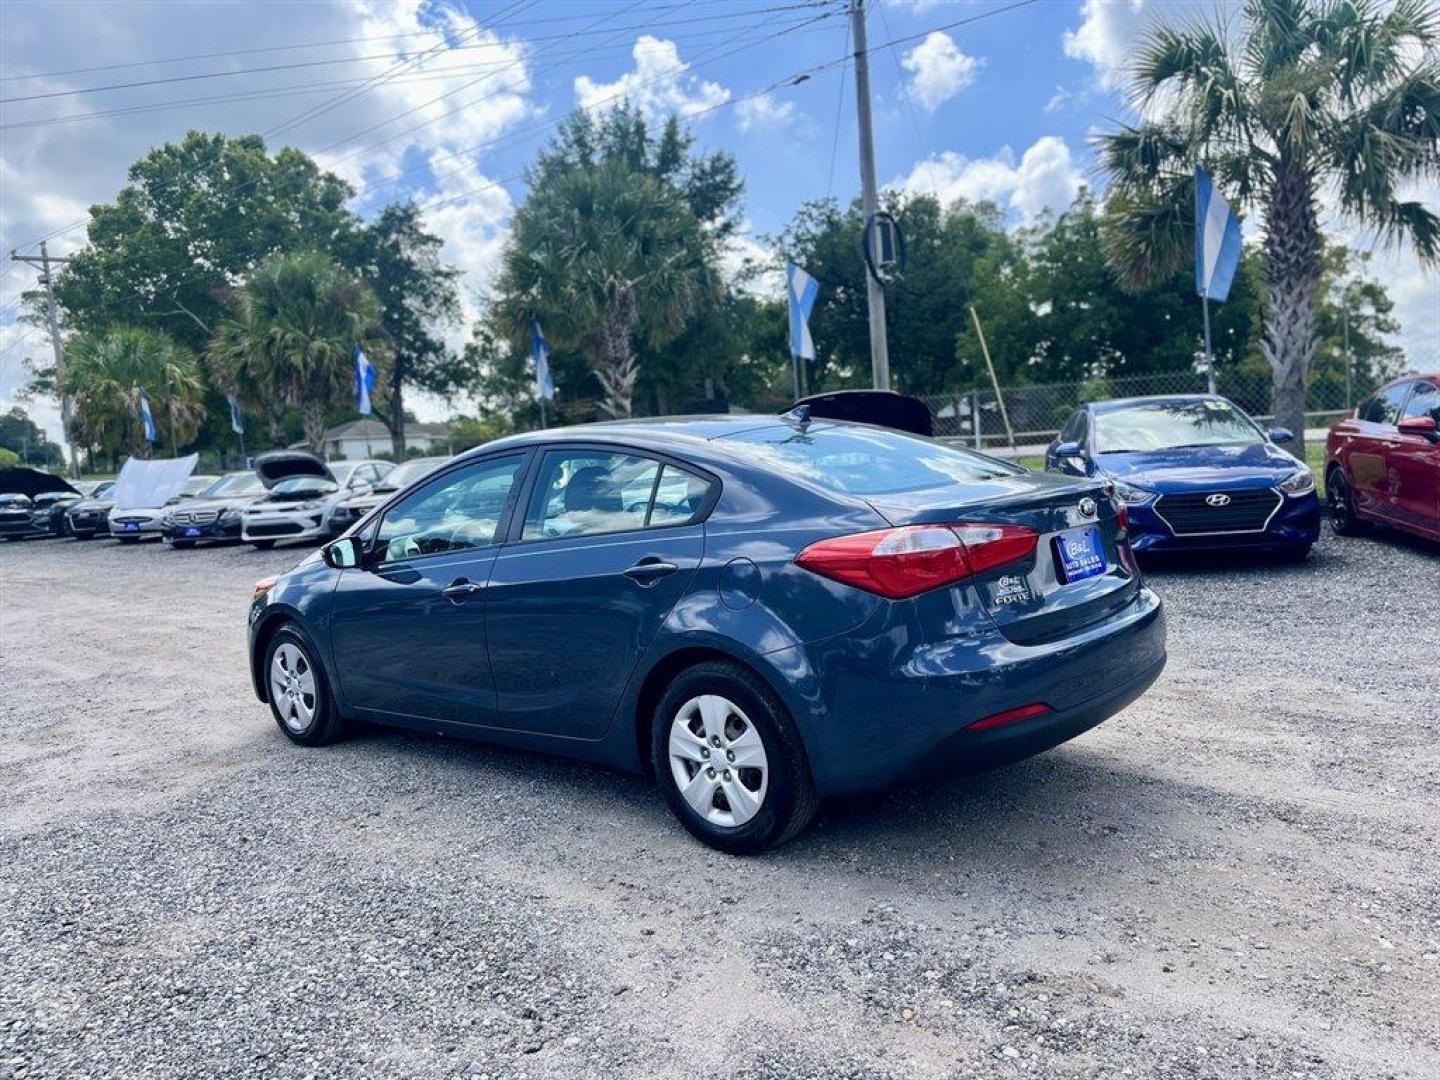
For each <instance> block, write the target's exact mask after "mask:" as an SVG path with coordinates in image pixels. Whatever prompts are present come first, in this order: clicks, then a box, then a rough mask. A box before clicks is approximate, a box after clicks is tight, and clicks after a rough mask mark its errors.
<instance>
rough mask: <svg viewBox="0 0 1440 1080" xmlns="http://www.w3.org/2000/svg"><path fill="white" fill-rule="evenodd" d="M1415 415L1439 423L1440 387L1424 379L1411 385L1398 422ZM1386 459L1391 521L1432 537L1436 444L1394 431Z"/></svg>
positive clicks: (1439, 472)
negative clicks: (1392, 502) (1391, 491)
mask: <svg viewBox="0 0 1440 1080" xmlns="http://www.w3.org/2000/svg"><path fill="white" fill-rule="evenodd" d="M1419 416H1428V417H1432V418H1433V419H1434V420H1435V422H1436V423H1437V424H1440V386H1436V385H1435V384H1434V383H1432V382H1427V381H1425V380H1420V381H1417V382H1416V383H1415V387H1414V389H1413V390H1412V391H1411V392H1410V397H1409V399H1408V400H1407V401H1406V403H1405V406H1404V409H1403V410H1402V413H1401V419H1411V418H1413V417H1419ZM1387 457H1388V460H1389V473H1390V476H1391V481H1392V484H1393V487H1394V493H1395V494H1394V516H1395V520H1396V521H1398V522H1400V523H1401V524H1403V525H1407V526H1410V527H1411V528H1415V529H1419V530H1420V531H1422V532H1428V533H1430V534H1432V535H1434V534H1437V533H1440V443H1436V442H1433V441H1431V440H1430V439H1428V438H1426V437H1425V436H1424V435H1411V434H1409V433H1407V432H1401V431H1398V430H1397V431H1396V433H1395V441H1394V443H1393V444H1392V445H1391V446H1390V448H1389V451H1388V454H1387Z"/></svg>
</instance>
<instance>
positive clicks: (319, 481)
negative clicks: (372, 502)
mask: <svg viewBox="0 0 1440 1080" xmlns="http://www.w3.org/2000/svg"><path fill="white" fill-rule="evenodd" d="M391 468H393V466H392V465H391V463H390V462H388V461H335V462H331V463H330V464H328V465H327V464H326V463H325V462H323V461H321V460H320V459H319V458H317V457H316V456H315V455H313V454H306V453H303V452H301V451H297V450H276V451H274V452H273V453H269V454H261V455H260V456H259V457H258V458H256V459H255V472H256V475H258V476H259V477H260V481H261V483H263V484H264V485H265V487H266V489H267V490H268V494H266V495H265V496H264V497H263V498H261V499H258V500H256V501H255V502H254V503H251V504H250V505H249V506H248V507H246V508H245V510H244V511H243V512H242V514H241V516H240V537H241V539H243V540H244V541H245V542H246V543H250V544H254V545H255V546H256V547H260V548H268V547H274V545H275V544H276V543H277V542H278V541H280V540H311V539H317V538H323V537H327V536H329V535H330V520H329V519H330V511H331V510H332V509H333V508H334V506H335V504H336V503H338V502H341V501H342V500H344V499H348V498H351V497H352V496H355V495H362V494H365V493H367V492H369V491H370V490H371V488H372V487H374V485H375V482H376V481H378V480H379V479H380V478H381V477H382V476H384V475H385V474H386V473H388V472H389V471H390V470H391Z"/></svg>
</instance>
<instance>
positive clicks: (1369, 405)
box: [1360, 382, 1410, 427]
mask: <svg viewBox="0 0 1440 1080" xmlns="http://www.w3.org/2000/svg"><path fill="white" fill-rule="evenodd" d="M1409 392H1410V384H1409V383H1408V382H1402V383H1396V384H1395V385H1394V386H1391V387H1389V388H1387V389H1385V390H1381V391H1379V392H1378V393H1377V394H1376V395H1375V396H1374V397H1372V398H1371V399H1370V400H1369V401H1367V402H1366V403H1365V405H1364V407H1363V411H1362V412H1361V414H1360V419H1361V420H1365V421H1368V422H1369V423H1372V424H1388V425H1389V426H1391V427H1394V426H1395V425H1396V424H1398V423H1399V422H1400V406H1401V405H1403V404H1404V403H1405V395H1406V394H1408V393H1409Z"/></svg>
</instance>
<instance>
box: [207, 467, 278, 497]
mask: <svg viewBox="0 0 1440 1080" xmlns="http://www.w3.org/2000/svg"><path fill="white" fill-rule="evenodd" d="M264 490H265V485H264V484H263V483H261V482H260V477H258V476H256V475H255V474H254V473H253V472H238V473H230V474H229V475H228V476H222V477H220V479H219V480H216V481H215V482H214V483H213V484H211V485H210V486H209V487H207V488H206V489H205V490H204V491H202V492H201V493H200V497H201V498H202V499H219V498H226V497H232V496H237V495H259V494H261V493H263V492H264Z"/></svg>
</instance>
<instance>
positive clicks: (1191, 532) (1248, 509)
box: [1155, 488, 1283, 536]
mask: <svg viewBox="0 0 1440 1080" xmlns="http://www.w3.org/2000/svg"><path fill="white" fill-rule="evenodd" d="M1282 498H1283V496H1282V495H1281V494H1280V493H1279V492H1278V491H1276V490H1274V489H1273V488H1252V489H1250V490H1248V491H1187V492H1185V493H1183V494H1178V495H1177V494H1169V495H1161V496H1160V498H1159V499H1157V500H1156V502H1155V513H1156V514H1158V515H1159V516H1160V519H1161V520H1162V521H1164V522H1165V524H1167V525H1169V526H1170V531H1171V532H1172V533H1174V534H1175V535H1176V536H1207V535H1208V536H1214V535H1218V534H1221V533H1254V532H1264V531H1265V526H1266V524H1267V523H1268V522H1269V521H1270V517H1271V515H1273V514H1274V513H1275V509H1276V507H1278V506H1279V505H1280V502H1281V499H1282Z"/></svg>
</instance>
